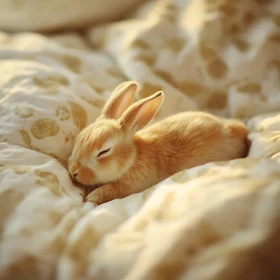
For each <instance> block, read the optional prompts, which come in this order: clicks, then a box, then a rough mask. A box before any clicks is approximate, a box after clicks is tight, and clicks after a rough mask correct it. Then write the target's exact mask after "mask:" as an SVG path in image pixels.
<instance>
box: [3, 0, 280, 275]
mask: <svg viewBox="0 0 280 280" xmlns="http://www.w3.org/2000/svg"><path fill="white" fill-rule="evenodd" d="M0 2H3V3H4V2H6V3H8V1H4V0H1V1H0ZM9 2H14V3H18V4H21V5H23V4H24V5H27V6H25V7H26V9H27V10H28V9H30V10H32V9H33V8H34V7H32V6H28V5H31V4H32V3H33V2H34V1H9ZM76 2H77V1H75V0H70V1H67V2H66V1H62V2H61V5H62V6H63V5H64V6H63V7H64V8H65V10H67V9H68V10H67V11H68V12H69V14H75V13H76V12H77V11H75V8H74V7H75V5H76V4H75V3H76ZM79 2H81V3H82V2H83V3H86V2H87V3H89V2H90V1H79ZM92 2H94V1H92ZM92 2H91V3H92ZM95 2H97V1H95ZM103 2H104V3H105V1H103ZM111 2H112V1H111ZM113 2H114V1H113ZM128 2H129V1H123V3H124V5H123V7H120V9H126V7H125V6H126V4H125V3H128ZM133 2H135V3H136V2H137V1H133ZM138 2H141V1H138ZM68 3H71V5H70V4H68ZM72 3H73V6H72ZM135 3H134V4H135ZM120 6H121V4H120ZM131 6H133V5H132V4H131ZM3 7H4V6H3ZM109 7H110V5H106V9H109V11H105V8H104V7H103V6H102V9H103V11H104V13H105V12H106V13H107V14H110V13H111V12H112V11H111V10H110V9H113V6H112V7H110V8H109ZM9 9H12V12H15V13H16V8H15V7H10V8H9ZM34 9H35V8H34ZM71 9H72V10H71ZM40 12H42V13H43V10H40V9H39V8H38V10H36V13H37V14H36V18H40ZM83 12H85V13H87V14H88V15H89V18H91V19H94V17H95V15H96V11H95V10H94V9H92V14H91V13H90V10H89V6H87V5H85V6H83V5H82V4H81V6H80V11H79V13H80V15H81V14H82V13H83ZM112 13H113V12H112ZM69 14H68V15H69ZM58 15H59V14H53V15H52V17H53V18H55V17H57V18H58V19H59V21H55V20H53V27H52V28H53V29H56V28H61V27H62V26H64V25H65V26H69V27H71V26H72V22H71V20H70V19H69V18H71V17H70V16H69V18H68V19H69V20H68V19H67V13H65V15H64V19H65V21H64V19H62V18H61V20H60V16H58ZM77 19H78V17H77ZM79 19H80V18H79ZM108 19H109V18H108ZM279 19H280V3H279V1H277V0H275V1H272V0H269V1H261V0H254V1H253V0H246V1H230V0H211V1H210V0H197V1H195V0H189V1H182V0H170V1H168V0H159V1H143V2H141V3H140V5H136V4H135V5H134V8H133V9H132V11H131V12H130V13H129V14H127V15H126V16H125V18H123V19H122V20H119V21H111V22H107V23H101V22H100V24H98V25H96V24H95V25H92V26H87V27H85V28H84V30H83V32H74V31H72V32H71V31H67V30H65V31H61V32H59V33H50V34H43V33H40V32H39V31H42V30H44V27H42V26H43V25H41V23H42V24H43V21H44V20H45V19H44V20H42V22H41V23H40V24H37V23H36V22H34V21H32V19H31V18H30V21H29V22H26V24H24V20H23V19H18V21H17V22H15V21H13V18H12V17H11V19H10V20H9V18H7V17H6V19H5V21H6V23H5V24H4V19H3V18H2V19H1V20H0V28H1V29H2V30H3V31H2V32H1V33H0V59H1V60H0V120H1V125H0V279H28V280H31V279H36V280H39V279H59V280H64V279H65V280H71V279H73V280H76V279H127V280H134V279H135V280H136V279H187V280H192V279H195V280H198V279H207V280H208V279H209V280H210V279H215V280H219V279H227V280H228V279H229V280H230V279H252V280H255V279H279V277H280V268H279V265H278V259H279V257H280V253H279V249H280V243H279V238H278V236H279V229H280V227H279V226H280V223H279V218H280V206H279V205H280V204H279V199H280V144H279V139H280V112H279V111H280V82H279V81H280V29H279V27H280V21H279ZM78 21H79V20H78ZM83 24H84V23H83ZM9 29H13V30H16V31H22V30H27V31H25V32H23V31H22V32H17V33H13V34H10V33H7V32H5V30H9ZM28 30H31V31H33V30H36V31H38V32H37V33H34V32H33V33H31V32H28ZM125 80H137V81H139V83H140V84H141V90H140V92H139V96H138V98H140V97H141V98H143V97H145V96H148V95H150V94H152V93H154V92H155V91H157V90H160V89H162V90H163V91H164V92H165V101H164V104H163V106H162V108H161V109H160V111H159V113H158V114H157V116H156V118H155V121H157V120H159V119H162V118H164V117H166V116H169V115H171V114H174V113H178V112H182V111H188V110H205V111H208V112H211V113H214V114H216V115H218V116H224V117H231V118H236V119H240V120H242V121H244V122H245V123H246V124H247V125H248V127H249V129H250V135H249V139H250V141H251V148H250V151H249V154H248V157H246V158H244V159H237V160H233V161H229V162H215V163H214V162H213V163H208V164H206V165H203V166H198V167H195V168H192V169H190V170H184V171H182V172H180V173H178V174H174V175H173V176H171V177H170V178H168V179H167V180H165V181H163V182H161V183H159V184H158V185H156V186H154V187H152V188H150V189H147V190H145V191H144V192H142V193H138V194H133V195H131V196H129V197H126V198H124V199H118V200H113V201H111V202H108V203H105V204H103V205H100V206H98V207H96V206H95V205H93V204H91V203H83V200H82V194H83V191H82V190H81V189H80V188H78V187H77V186H75V185H74V184H73V183H72V181H71V179H70V177H69V175H68V171H67V168H66V163H67V158H68V156H69V154H70V153H71V149H72V147H73V142H74V140H75V137H76V136H77V134H78V133H79V131H81V129H83V128H84V127H85V126H87V125H88V124H90V123H92V122H93V121H94V120H95V119H96V117H97V116H98V115H99V113H100V111H101V108H102V107H103V105H104V103H105V101H106V100H107V99H108V97H109V95H110V93H111V91H112V89H113V88H114V87H115V86H116V85H118V84H119V83H121V82H123V81H125Z"/></svg>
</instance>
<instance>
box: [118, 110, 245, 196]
mask: <svg viewBox="0 0 280 280" xmlns="http://www.w3.org/2000/svg"><path fill="white" fill-rule="evenodd" d="M247 134H248V130H247V128H246V127H245V125H243V124H242V123H240V122H237V121H234V120H232V121H231V120H222V119H219V118H217V117H215V116H212V115H210V114H207V113H204V112H186V113H180V114H176V115H174V116H171V117H168V118H166V119H164V120H162V121H160V122H157V123H155V124H154V125H151V126H150V127H148V128H146V129H143V130H141V131H139V132H138V133H137V134H136V135H135V136H134V143H135V145H136V147H137V155H136V158H135V161H134V163H133V165H132V166H131V168H130V169H129V170H128V171H127V173H125V174H124V175H123V176H122V178H121V179H120V180H119V184H123V182H126V183H127V184H128V187H131V190H132V191H133V192H140V191H142V190H144V189H146V188H148V187H150V186H153V185H155V184H157V183H158V182H160V181H162V180H164V179H166V178H168V177H169V176H171V175H173V174H175V173H177V172H179V171H181V170H184V169H187V168H192V167H195V166H198V165H202V164H205V163H208V162H212V161H226V160H232V159H235V158H240V157H244V156H245V155H246V152H247V143H246V137H247Z"/></svg>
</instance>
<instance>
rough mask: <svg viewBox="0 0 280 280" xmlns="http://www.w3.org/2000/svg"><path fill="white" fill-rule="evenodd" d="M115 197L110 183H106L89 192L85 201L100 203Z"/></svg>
mask: <svg viewBox="0 0 280 280" xmlns="http://www.w3.org/2000/svg"><path fill="white" fill-rule="evenodd" d="M115 198H117V197H116V190H115V188H114V187H113V186H112V185H110V184H108V185H104V186H101V187H99V188H98V189H96V190H94V191H93V192H91V193H90V194H89V195H88V196H87V197H86V202H92V203H94V204H97V205H100V204H102V203H105V202H108V201H110V200H113V199H115Z"/></svg>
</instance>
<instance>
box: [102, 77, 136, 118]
mask: <svg viewBox="0 0 280 280" xmlns="http://www.w3.org/2000/svg"><path fill="white" fill-rule="evenodd" d="M137 89H138V83H136V82H134V81H128V82H124V83H121V84H119V85H118V86H117V87H116V88H115V90H114V91H113V93H112V94H111V96H110V98H109V100H108V101H107V103H106V104H105V106H104V108H103V110H102V113H101V116H100V118H108V119H118V118H119V117H120V116H121V115H122V114H123V112H124V111H125V110H126V109H127V108H128V107H129V106H130V105H131V104H132V103H133V101H134V97H135V94H136V92H137Z"/></svg>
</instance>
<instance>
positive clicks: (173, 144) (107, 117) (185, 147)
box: [68, 81, 248, 204]
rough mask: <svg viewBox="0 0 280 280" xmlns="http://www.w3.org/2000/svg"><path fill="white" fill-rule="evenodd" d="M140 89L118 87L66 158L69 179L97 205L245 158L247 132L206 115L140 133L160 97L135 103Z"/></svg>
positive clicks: (180, 116)
mask: <svg viewBox="0 0 280 280" xmlns="http://www.w3.org/2000/svg"><path fill="white" fill-rule="evenodd" d="M137 89H138V84H137V83H136V82H134V81H129V82H124V83H122V84H120V85H119V86H117V88H116V89H115V90H114V92H113V93H112V95H111V97H110V99H109V100H108V102H107V103H106V105H105V107H104V109H103V111H102V113H101V115H100V117H99V118H98V119H97V120H96V121H95V122H94V123H92V124H91V125H89V126H88V127H86V128H85V129H84V130H82V131H81V132H80V134H79V135H78V136H77V139H76V141H75V145H74V148H73V151H72V154H71V156H70V158H69V163H68V164H69V166H68V169H69V173H70V175H71V177H72V178H73V179H74V180H75V181H77V182H78V183H80V184H82V185H84V186H85V188H86V187H87V188H93V189H94V190H93V191H92V192H91V193H90V194H89V195H88V196H87V197H86V201H91V202H93V203H95V204H102V203H104V202H107V201H110V200H113V199H116V198H123V197H125V196H128V195H130V194H133V193H137V192H141V191H143V190H145V189H147V188H149V187H151V186H153V185H155V184H157V183H159V182H160V181H162V180H164V179H166V178H167V177H169V176H171V175H172V174H175V173H177V172H179V171H181V170H183V169H186V168H191V167H194V166H198V165H202V164H205V163H208V162H212V161H226V160H232V159H235V158H240V157H244V156H246V153H247V134H248V130H247V128H246V126H245V125H244V124H242V123H240V122H238V121H235V120H225V119H220V118H218V117H215V116H213V115H211V114H208V113H204V112H185V113H179V114H176V115H173V116H171V117H168V118H166V119H164V120H162V121H160V122H157V123H155V124H153V125H151V126H149V127H148V128H145V129H143V128H144V127H145V126H146V125H147V124H148V123H149V122H150V121H151V120H152V118H153V117H154V115H155V114H156V112H157V111H158V109H159V107H160V105H161V103H162V102H163V96H164V94H163V92H161V91H160V92H157V93H155V94H153V95H151V96H149V97H147V98H144V99H142V100H139V101H138V102H135V103H133V102H134V97H135V94H136V92H137Z"/></svg>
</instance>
